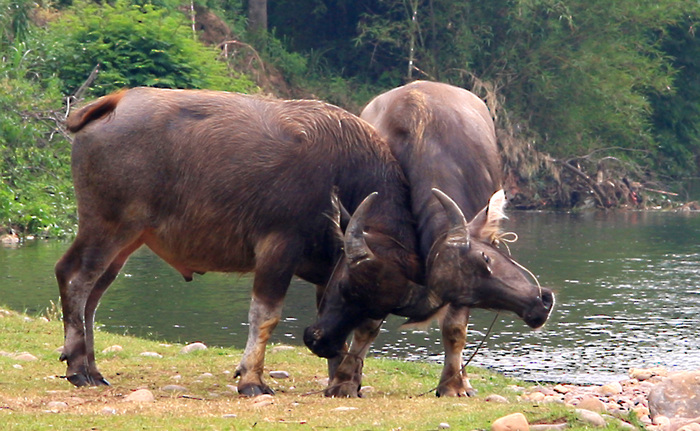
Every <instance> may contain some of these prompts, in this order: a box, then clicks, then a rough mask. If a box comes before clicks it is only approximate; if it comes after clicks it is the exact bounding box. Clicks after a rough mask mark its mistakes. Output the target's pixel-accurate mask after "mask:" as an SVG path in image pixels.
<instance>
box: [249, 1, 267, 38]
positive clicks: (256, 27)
mask: <svg viewBox="0 0 700 431" xmlns="http://www.w3.org/2000/svg"><path fill="white" fill-rule="evenodd" d="M248 31H249V32H250V33H252V34H255V35H256V36H260V35H262V34H263V33H265V32H267V0H248Z"/></svg>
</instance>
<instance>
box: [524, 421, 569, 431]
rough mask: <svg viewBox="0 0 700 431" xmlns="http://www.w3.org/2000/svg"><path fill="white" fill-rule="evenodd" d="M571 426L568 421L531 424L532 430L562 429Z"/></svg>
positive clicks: (558, 430) (554, 430)
mask: <svg viewBox="0 0 700 431" xmlns="http://www.w3.org/2000/svg"><path fill="white" fill-rule="evenodd" d="M568 426H569V424H568V423H566V422H563V423H560V424H534V425H530V431H562V430H564V429H566V428H567V427H568Z"/></svg>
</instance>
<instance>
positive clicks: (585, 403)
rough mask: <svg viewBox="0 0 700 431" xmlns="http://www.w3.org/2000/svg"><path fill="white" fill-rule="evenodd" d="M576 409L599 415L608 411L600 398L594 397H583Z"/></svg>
mask: <svg viewBox="0 0 700 431" xmlns="http://www.w3.org/2000/svg"><path fill="white" fill-rule="evenodd" d="M576 407H578V408H580V409H584V410H590V411H592V412H598V413H601V412H604V411H606V408H605V404H604V403H603V402H602V401H601V400H599V399H598V397H592V396H585V397H583V399H581V401H580V402H579V403H578V404H577V405H576Z"/></svg>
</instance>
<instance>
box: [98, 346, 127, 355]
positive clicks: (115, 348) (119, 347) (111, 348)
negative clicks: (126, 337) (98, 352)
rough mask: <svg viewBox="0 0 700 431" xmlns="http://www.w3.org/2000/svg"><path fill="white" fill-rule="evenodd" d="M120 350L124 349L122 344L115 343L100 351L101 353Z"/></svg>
mask: <svg viewBox="0 0 700 431" xmlns="http://www.w3.org/2000/svg"><path fill="white" fill-rule="evenodd" d="M122 350H124V348H123V347H122V346H120V345H119V344H115V345H113V346H109V347H107V348H106V349H104V350H103V351H102V353H117V352H121V351H122Z"/></svg>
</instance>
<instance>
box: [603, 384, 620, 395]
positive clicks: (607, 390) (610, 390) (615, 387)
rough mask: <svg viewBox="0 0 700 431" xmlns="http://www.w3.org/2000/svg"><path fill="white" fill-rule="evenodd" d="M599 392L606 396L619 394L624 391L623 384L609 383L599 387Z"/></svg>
mask: <svg viewBox="0 0 700 431" xmlns="http://www.w3.org/2000/svg"><path fill="white" fill-rule="evenodd" d="M598 392H599V393H600V394H601V395H603V396H604V397H609V396H612V395H617V394H621V393H622V385H621V384H620V383H619V382H613V383H608V384H607V385H603V386H601V387H600V389H598Z"/></svg>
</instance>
